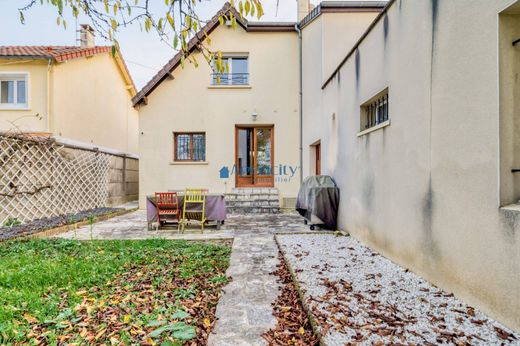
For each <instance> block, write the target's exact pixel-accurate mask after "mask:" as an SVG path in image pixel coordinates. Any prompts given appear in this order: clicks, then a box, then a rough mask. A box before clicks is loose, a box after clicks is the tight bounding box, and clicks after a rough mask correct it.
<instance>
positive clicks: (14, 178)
mask: <svg viewBox="0 0 520 346" xmlns="http://www.w3.org/2000/svg"><path fill="white" fill-rule="evenodd" d="M110 159H111V156H110V155H108V154H105V153H102V152H96V151H89V150H82V149H73V148H67V147H65V146H64V145H60V144H57V143H55V142H54V141H52V140H49V139H38V138H24V137H12V136H3V135H0V226H1V225H3V224H4V223H5V222H6V221H7V220H8V219H9V218H16V219H18V220H20V221H22V222H27V221H31V220H34V219H39V218H43V217H51V216H58V215H64V214H68V213H76V212H79V211H82V210H87V209H92V208H96V207H104V206H106V205H107V201H108V178H109V177H108V175H109V167H110Z"/></svg>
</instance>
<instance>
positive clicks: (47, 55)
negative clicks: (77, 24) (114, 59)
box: [0, 46, 112, 62]
mask: <svg viewBox="0 0 520 346" xmlns="http://www.w3.org/2000/svg"><path fill="white" fill-rule="evenodd" d="M111 50H112V47H111V46H95V47H89V48H83V47H79V46H0V58H2V57H9V58H13V57H19V58H35V59H38V58H39V59H54V60H56V61H57V62H63V61H66V60H71V59H76V58H81V57H87V56H92V55H96V54H100V53H107V52H110V51H111Z"/></svg>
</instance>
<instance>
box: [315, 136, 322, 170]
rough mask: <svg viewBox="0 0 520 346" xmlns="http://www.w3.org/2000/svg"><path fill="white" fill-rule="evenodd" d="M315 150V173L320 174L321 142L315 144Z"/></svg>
mask: <svg viewBox="0 0 520 346" xmlns="http://www.w3.org/2000/svg"><path fill="white" fill-rule="evenodd" d="M315 150H316V175H321V144H320V143H318V144H316V145H315Z"/></svg>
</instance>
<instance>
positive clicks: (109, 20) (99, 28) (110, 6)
mask: <svg viewBox="0 0 520 346" xmlns="http://www.w3.org/2000/svg"><path fill="white" fill-rule="evenodd" d="M25 1H26V2H27V5H26V6H24V7H21V8H19V10H18V12H19V17H20V22H21V23H25V22H26V20H27V19H26V17H25V13H26V12H28V11H30V10H31V9H32V8H33V7H34V5H35V4H36V3H38V2H37V1H31V0H25ZM152 2H153V6H154V7H153V11H152V5H151V3H152ZM199 2H200V1H195V0H191V1H189V0H188V1H183V0H164V4H162V5H158V4H157V3H156V1H146V0H134V1H131V0H125V1H121V0H47V1H43V0H41V1H40V3H41V4H42V5H46V6H53V7H55V8H56V12H57V14H58V16H57V18H56V23H57V25H58V26H63V28H65V29H66V28H67V22H66V21H65V17H66V13H65V12H66V11H67V9H68V10H69V11H70V13H71V14H72V16H73V17H74V18H78V17H79V16H80V14H82V15H83V16H84V17H86V18H88V19H90V22H91V23H90V24H91V25H92V26H93V27H94V29H95V30H96V34H97V35H98V36H100V37H102V38H104V39H106V40H109V41H111V42H113V43H115V42H116V40H117V35H118V34H119V32H120V31H121V30H124V29H125V28H127V27H129V26H131V25H133V24H137V25H139V26H140V28H141V30H143V31H145V32H147V33H151V32H155V33H156V34H157V36H158V38H159V39H160V40H161V41H163V42H165V43H167V44H169V45H170V46H171V47H172V49H175V50H180V51H181V52H182V53H183V58H182V61H181V65H182V66H184V65H185V60H186V59H188V61H189V62H191V63H192V64H194V65H195V66H198V62H197V59H196V58H195V57H193V56H191V51H190V49H191V47H189V45H188V42H189V40H190V39H192V38H193V37H195V35H199V36H202V37H201V38H204V39H203V40H201V41H200V42H198V43H197V48H198V50H199V52H200V53H201V54H202V55H203V56H204V58H205V60H206V62H207V63H208V64H211V63H212V60H213V59H212V58H211V55H212V54H213V53H214V52H213V51H212V50H210V48H209V46H210V45H211V40H210V39H209V37H208V33H207V32H205V31H204V30H203V23H205V22H203V21H201V18H199V15H198V14H199V11H198V8H197V5H198V3H199ZM157 6H164V7H163V8H162V9H161V8H160V7H157ZM231 6H232V7H234V8H237V9H238V11H239V14H240V20H245V19H246V17H256V18H257V19H260V18H261V17H262V16H263V13H264V12H263V8H262V4H261V0H239V1H235V0H231ZM235 13H236V12H235ZM218 21H219V23H220V25H225V24H226V23H227V22H229V24H230V26H231V27H232V28H233V29H234V30H235V29H236V28H237V18H236V16H235V15H234V14H233V12H232V11H228V12H226V13H220V15H219V18H218ZM166 23H168V24H166Z"/></svg>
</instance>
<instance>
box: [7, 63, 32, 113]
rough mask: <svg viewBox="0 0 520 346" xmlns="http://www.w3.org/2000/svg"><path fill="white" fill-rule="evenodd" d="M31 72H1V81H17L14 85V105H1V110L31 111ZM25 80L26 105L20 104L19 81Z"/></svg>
mask: <svg viewBox="0 0 520 346" xmlns="http://www.w3.org/2000/svg"><path fill="white" fill-rule="evenodd" d="M29 77H30V75H29V72H26V71H5V72H4V71H0V81H7V80H9V81H15V83H14V88H13V90H14V95H13V100H14V103H0V109H1V110H5V109H20V110H27V109H29V84H30V82H29V80H30V78H29ZM20 80H24V81H25V103H18V83H16V82H17V81H20ZM1 92H2V90H1V88H0V98H1Z"/></svg>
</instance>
